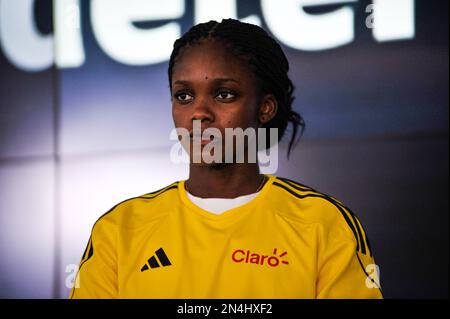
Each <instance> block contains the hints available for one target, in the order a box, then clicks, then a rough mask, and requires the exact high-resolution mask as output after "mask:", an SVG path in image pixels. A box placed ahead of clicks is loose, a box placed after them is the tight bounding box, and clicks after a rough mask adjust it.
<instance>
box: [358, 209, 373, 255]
mask: <svg viewBox="0 0 450 319" xmlns="http://www.w3.org/2000/svg"><path fill="white" fill-rule="evenodd" d="M353 216H355V215H354V214H353ZM355 219H356V222H357V223H358V227H359V228H360V229H361V233H362V234H363V236H364V241H365V243H366V245H367V251H368V252H369V255H370V257H373V254H372V247H371V246H370V243H369V237H368V236H367V232H366V231H365V230H364V227H363V225H362V224H361V222H360V221H359V218H358V217H356V216H355Z"/></svg>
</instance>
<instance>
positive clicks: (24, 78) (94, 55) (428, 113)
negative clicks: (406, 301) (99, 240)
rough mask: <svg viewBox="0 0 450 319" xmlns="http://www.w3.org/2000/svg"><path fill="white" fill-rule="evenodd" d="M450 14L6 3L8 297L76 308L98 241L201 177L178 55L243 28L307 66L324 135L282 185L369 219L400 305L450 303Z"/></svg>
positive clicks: (226, 3)
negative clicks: (303, 188) (200, 26)
mask: <svg viewBox="0 0 450 319" xmlns="http://www.w3.org/2000/svg"><path fill="white" fill-rule="evenodd" d="M448 9H449V8H448V1H438V0H435V1H425V0H416V1H414V0H374V1H364V0H359V1H358V0H347V1H342V0H341V1H339V0H276V1H275V0H260V1H256V0H246V1H243V0H214V1H212V0H164V1H157V0H147V1H145V0H128V1H125V0H91V1H88V0H54V1H51V0H47V1H46V0H34V1H33V0H0V45H1V46H0V297H1V298H67V297H68V295H69V290H70V289H69V288H68V284H70V278H71V276H72V277H73V272H74V267H75V266H76V265H77V264H78V263H79V260H80V258H81V254H82V252H83V251H84V248H85V245H86V243H87V240H88V238H89V234H90V231H91V227H92V225H93V224H94V222H95V221H96V220H97V218H98V217H100V216H101V215H102V214H103V213H104V212H106V211H107V210H109V209H110V208H111V207H112V206H114V205H115V204H116V203H118V202H120V201H122V200H124V199H127V198H129V197H133V196H137V195H141V194H143V193H148V192H151V191H153V190H156V189H158V188H161V187H163V186H165V185H167V184H169V183H171V182H173V181H175V180H181V179H185V178H187V176H188V168H187V166H186V165H185V164H175V163H172V162H171V161H170V158H169V151H170V149H171V147H172V146H173V144H174V141H171V140H170V139H169V133H170V130H171V129H172V127H173V122H172V119H171V104H170V96H169V87H168V79H167V66H168V63H167V62H168V58H169V55H170V52H171V48H172V44H173V42H174V40H175V39H176V38H178V37H180V36H181V34H182V33H183V32H185V31H187V30H188V28H189V27H190V26H192V25H193V24H196V23H198V22H203V21H208V20H211V19H213V20H220V19H221V18H228V17H231V18H239V19H240V20H244V21H247V22H251V23H256V24H259V25H260V26H262V27H263V28H264V29H266V30H267V31H268V32H269V33H270V34H272V35H273V36H274V38H275V39H277V40H278V41H279V42H280V43H281V44H282V47H283V50H284V51H285V53H286V55H287V56H288V58H289V61H290V65H291V70H290V76H291V78H292V80H293V82H294V84H295V86H296V90H295V95H296V99H295V102H294V105H295V109H296V110H297V111H299V112H300V113H301V114H302V115H303V117H304V118H305V121H306V131H305V134H304V136H303V137H302V139H301V140H300V142H299V144H298V145H297V147H296V149H295V151H294V152H293V153H292V154H291V157H290V159H289V160H288V159H287V158H286V142H285V141H283V142H282V143H281V144H280V154H279V164H278V170H277V172H276V173H275V174H276V175H278V176H284V177H288V178H291V179H295V180H297V181H299V182H301V183H304V184H307V185H309V186H311V187H313V188H315V189H317V190H319V191H321V192H324V193H327V194H330V195H333V196H334V197H336V198H338V199H340V200H341V201H343V202H344V203H345V204H346V205H347V206H349V207H350V208H351V209H352V210H353V211H354V212H355V213H356V214H357V216H358V217H359V218H360V220H361V221H362V223H363V225H364V226H365V229H366V231H367V233H368V236H369V238H370V240H371V243H372V246H373V249H374V254H375V258H376V262H377V264H378V265H379V266H380V272H381V284H382V286H383V290H384V295H385V297H386V298H448V295H449V290H448V288H449V287H448V282H449V280H448V279H449V278H448V271H449V265H448V252H449V249H448V242H449V238H448V231H449V220H448V213H449V209H448V208H449V207H448V193H449V171H448V168H449V159H448V150H449V148H448V136H449V135H448V127H449V125H448V119H449V116H448V105H449V104H448V100H449V98H448V84H449V83H448V80H449V79H448V77H449V63H448V61H449V58H448V30H449V28H448Z"/></svg>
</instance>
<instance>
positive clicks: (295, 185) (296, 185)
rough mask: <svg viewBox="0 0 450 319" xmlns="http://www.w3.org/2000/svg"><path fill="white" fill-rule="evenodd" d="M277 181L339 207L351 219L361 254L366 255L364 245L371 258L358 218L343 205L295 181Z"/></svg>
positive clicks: (370, 251)
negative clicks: (317, 196)
mask: <svg viewBox="0 0 450 319" xmlns="http://www.w3.org/2000/svg"><path fill="white" fill-rule="evenodd" d="M277 179H280V180H282V181H283V182H285V183H286V184H288V185H289V186H291V187H292V188H295V189H296V190H299V191H310V192H314V193H316V194H320V195H323V196H325V197H326V198H327V199H328V200H329V201H331V202H333V203H334V204H335V205H339V206H340V207H341V208H342V209H343V210H344V211H345V213H346V214H347V215H349V216H350V217H351V219H352V220H353V223H352V224H353V226H355V229H356V232H357V234H358V239H359V242H360V243H361V253H363V254H366V245H367V250H368V251H369V253H370V256H372V249H371V248H370V245H369V243H368V241H367V235H366V234H365V233H364V229H363V227H362V225H361V223H360V222H359V220H358V218H357V217H356V215H355V214H354V213H353V212H352V211H351V210H350V209H349V208H348V207H346V206H345V205H344V204H343V203H341V202H340V201H338V200H337V199H335V198H333V197H331V196H329V195H326V194H323V193H320V192H318V191H316V190H314V189H313V188H311V187H308V186H306V185H303V184H300V183H298V182H295V181H293V180H290V179H287V178H280V177H277Z"/></svg>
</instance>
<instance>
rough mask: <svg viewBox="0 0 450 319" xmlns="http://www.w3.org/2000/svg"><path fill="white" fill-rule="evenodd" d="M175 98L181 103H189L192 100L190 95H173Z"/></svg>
mask: <svg viewBox="0 0 450 319" xmlns="http://www.w3.org/2000/svg"><path fill="white" fill-rule="evenodd" d="M175 98H176V99H177V100H178V101H181V102H189V101H191V100H192V99H193V97H192V95H189V94H188V93H178V94H175Z"/></svg>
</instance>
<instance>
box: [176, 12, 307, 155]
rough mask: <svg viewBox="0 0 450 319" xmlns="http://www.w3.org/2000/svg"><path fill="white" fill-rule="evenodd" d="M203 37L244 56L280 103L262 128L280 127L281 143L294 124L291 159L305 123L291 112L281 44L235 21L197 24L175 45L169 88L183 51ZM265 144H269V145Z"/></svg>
mask: <svg viewBox="0 0 450 319" xmlns="http://www.w3.org/2000/svg"><path fill="white" fill-rule="evenodd" d="M204 38H211V39H217V40H220V41H222V42H223V43H224V44H225V45H226V46H227V47H229V48H230V49H231V50H232V51H233V53H234V54H235V55H236V56H237V57H243V58H244V59H245V61H247V62H248V64H249V65H250V67H251V69H252V70H253V72H254V73H255V75H256V77H257V78H258V79H259V81H260V85H261V91H262V92H263V93H270V94H273V95H274V97H275V99H276V101H277V104H278V109H277V113H276V115H275V116H274V117H273V118H272V119H271V120H270V121H269V122H268V123H265V124H264V125H263V127H265V128H278V130H279V131H278V132H279V135H278V141H280V140H281V139H282V137H283V136H284V133H285V131H286V129H287V127H288V124H289V123H291V124H292V128H293V132H292V136H291V139H290V141H289V146H288V158H289V155H290V152H291V149H292V147H293V146H294V143H295V142H296V137H297V133H300V136H301V135H302V134H303V131H304V128H305V122H304V120H303V117H302V116H301V115H300V114H299V113H297V112H295V111H294V110H293V109H292V102H293V101H294V96H293V92H294V89H295V87H294V85H293V83H292V81H291V80H290V79H289V76H288V72H289V62H288V60H287V58H286V56H285V55H284V53H283V50H282V49H281V47H280V45H279V44H278V42H276V41H275V40H274V39H273V38H272V37H271V36H270V35H269V34H267V32H266V31H264V29H262V28H260V27H258V26H256V25H253V24H249V23H244V22H240V21H238V20H234V19H223V20H222V22H220V23H219V22H216V21H209V22H206V23H200V24H197V25H195V26H193V27H192V28H191V29H190V30H189V31H188V32H186V33H185V34H184V35H183V36H182V37H181V38H179V39H178V40H176V41H175V43H174V45H173V51H172V54H171V56H170V61H169V69H168V74H169V85H170V87H172V71H173V67H174V65H175V63H176V59H177V57H178V55H179V53H180V51H181V50H182V49H183V48H184V47H185V46H186V45H192V44H195V43H197V42H199V41H200V40H201V39H204ZM299 130H300V132H299ZM269 137H270V135H269V134H267V142H270V141H269ZM266 145H269V144H268V143H266ZM270 146H271V145H270Z"/></svg>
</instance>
